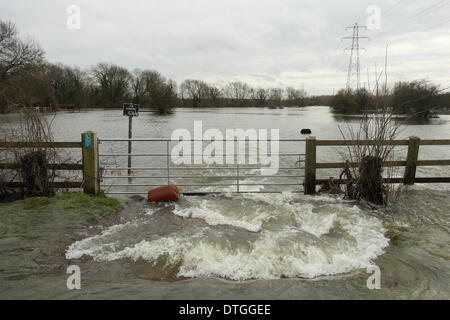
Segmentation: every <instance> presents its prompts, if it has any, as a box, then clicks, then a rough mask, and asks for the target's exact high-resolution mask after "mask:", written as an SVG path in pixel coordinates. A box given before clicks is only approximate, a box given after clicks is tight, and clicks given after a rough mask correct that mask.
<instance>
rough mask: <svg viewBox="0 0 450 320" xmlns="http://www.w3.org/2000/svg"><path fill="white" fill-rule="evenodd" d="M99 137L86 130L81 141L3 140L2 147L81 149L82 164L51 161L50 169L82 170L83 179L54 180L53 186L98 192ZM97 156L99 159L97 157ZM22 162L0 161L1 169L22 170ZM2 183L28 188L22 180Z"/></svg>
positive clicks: (13, 186)
mask: <svg viewBox="0 0 450 320" xmlns="http://www.w3.org/2000/svg"><path fill="white" fill-rule="evenodd" d="M86 137H89V139H90V140H89V141H90V144H88V143H86V141H85V138H86ZM96 141H97V138H96V135H95V133H93V132H86V133H83V134H82V139H81V141H75V142H53V141H49V142H27V141H18V142H17V141H16V142H9V141H6V142H5V141H2V142H0V149H4V150H11V151H13V152H14V151H15V150H16V149H32V150H30V152H32V151H34V150H33V149H44V150H45V149H79V150H81V151H82V164H78V163H50V164H48V165H47V169H48V170H59V171H81V172H82V173H83V179H82V181H54V182H53V183H52V186H53V187H54V188H56V189H80V188H82V189H83V190H84V192H85V193H89V194H94V195H96V194H98V193H99V191H100V189H99V188H97V187H96V185H98V184H99V179H98V177H97V176H98V174H97V173H96V171H98V169H97V168H96V167H95V163H96V160H97V161H98V156H97V155H98V150H94V149H96V144H97V142H96ZM96 157H97V159H96ZM21 168H22V166H21V164H20V163H0V170H20V169H21ZM2 185H3V186H4V187H6V188H26V187H27V186H26V184H25V183H23V182H21V181H7V182H3V183H2Z"/></svg>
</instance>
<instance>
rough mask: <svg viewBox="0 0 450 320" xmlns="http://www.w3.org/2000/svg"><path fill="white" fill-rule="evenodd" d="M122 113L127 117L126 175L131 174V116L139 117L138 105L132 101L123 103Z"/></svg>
mask: <svg viewBox="0 0 450 320" xmlns="http://www.w3.org/2000/svg"><path fill="white" fill-rule="evenodd" d="M123 115H124V116H127V117H128V139H129V141H128V176H130V175H131V169H130V168H131V152H132V142H131V139H133V117H139V105H138V104H134V103H124V104H123Z"/></svg>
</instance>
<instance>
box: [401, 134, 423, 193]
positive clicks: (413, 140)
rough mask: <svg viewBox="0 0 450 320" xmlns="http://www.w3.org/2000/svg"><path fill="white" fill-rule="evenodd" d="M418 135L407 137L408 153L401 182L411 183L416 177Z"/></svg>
mask: <svg viewBox="0 0 450 320" xmlns="http://www.w3.org/2000/svg"><path fill="white" fill-rule="evenodd" d="M419 147H420V138H419V137H415V136H413V137H409V144H408V155H407V157H406V168H405V177H404V181H403V184H405V185H413V184H414V180H415V178H416V168H417V160H418V158H419Z"/></svg>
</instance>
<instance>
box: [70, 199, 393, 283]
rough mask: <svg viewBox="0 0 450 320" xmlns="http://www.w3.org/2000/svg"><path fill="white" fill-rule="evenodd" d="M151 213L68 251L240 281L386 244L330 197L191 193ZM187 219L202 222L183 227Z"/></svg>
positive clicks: (316, 272)
mask: <svg viewBox="0 0 450 320" xmlns="http://www.w3.org/2000/svg"><path fill="white" fill-rule="evenodd" d="M151 218H152V219H153V220H152V221H151V222H149V221H136V222H134V223H132V224H127V225H122V226H115V227H112V228H110V229H107V230H105V231H104V232H103V233H102V234H100V235H97V236H95V237H90V238H87V239H84V240H81V241H78V242H76V243H74V244H72V245H71V246H70V247H69V249H68V250H67V253H66V257H67V259H78V258H81V257H82V256H89V257H92V258H93V259H95V260H97V261H113V260H119V259H131V260H133V261H139V260H144V261H146V262H148V263H150V264H153V265H156V264H158V265H160V264H161V263H163V264H164V265H165V266H174V265H177V266H179V269H178V276H184V277H221V278H226V279H231V280H240V281H241V280H248V279H277V278H281V277H302V278H314V277H318V276H322V275H336V274H342V273H348V272H351V271H353V270H356V269H360V268H365V267H368V266H370V265H372V264H373V262H374V260H375V259H376V258H377V257H378V256H379V255H381V254H382V253H383V249H384V248H385V247H386V246H387V245H388V239H387V238H386V237H385V236H384V231H385V230H384V228H383V226H382V223H381V220H379V219H378V218H376V217H374V216H371V215H368V214H367V213H366V212H364V211H362V210H361V209H359V208H358V207H356V206H354V205H353V204H351V203H346V202H344V201H340V200H336V199H333V198H329V197H315V198H314V197H306V196H303V195H293V194H282V195H242V196H234V195H233V196H232V195H227V196H216V197H206V198H205V197H190V198H187V199H183V200H182V201H180V202H179V203H177V204H175V205H174V206H173V208H172V209H170V210H167V212H165V213H164V214H161V215H156V214H154V215H151ZM191 218H196V219H201V220H203V221H204V222H205V223H203V224H189V223H186V225H183V222H188V221H190V220H192V219H191ZM171 219H178V220H171ZM171 224H173V225H176V228H177V229H176V230H175V229H173V228H172V226H171ZM171 228H172V229H171Z"/></svg>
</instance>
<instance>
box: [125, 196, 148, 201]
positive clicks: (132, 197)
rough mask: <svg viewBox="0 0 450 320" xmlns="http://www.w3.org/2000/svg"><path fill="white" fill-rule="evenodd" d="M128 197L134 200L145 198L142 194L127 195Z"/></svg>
mask: <svg viewBox="0 0 450 320" xmlns="http://www.w3.org/2000/svg"><path fill="white" fill-rule="evenodd" d="M128 198H130V199H131V200H134V201H142V200H145V198H144V197H143V196H140V195H134V196H130V197H128Z"/></svg>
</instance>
